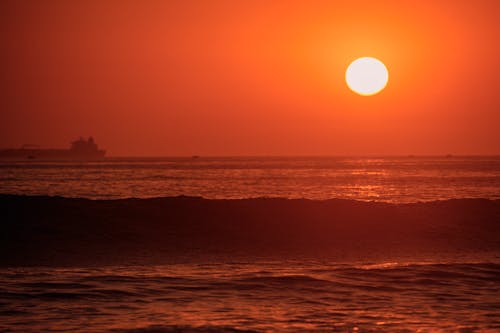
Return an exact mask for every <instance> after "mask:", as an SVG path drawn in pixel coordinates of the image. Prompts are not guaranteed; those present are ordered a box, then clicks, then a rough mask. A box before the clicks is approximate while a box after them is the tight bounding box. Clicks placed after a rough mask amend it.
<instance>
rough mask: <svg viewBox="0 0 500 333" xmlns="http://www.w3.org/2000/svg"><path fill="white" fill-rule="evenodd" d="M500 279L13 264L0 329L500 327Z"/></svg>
mask: <svg viewBox="0 0 500 333" xmlns="http://www.w3.org/2000/svg"><path fill="white" fill-rule="evenodd" d="M497 259H498V258H497ZM499 281H500V264H499V263H494V262H488V263H486V262H483V263H481V262H477V263H446V262H441V263H438V262H434V263H433V262H427V263H426V262H419V263H378V264H374V263H372V264H370V263H365V264H361V263H360V264H334V263H330V262H327V261H314V260H309V261H304V260H300V261H294V260H291V261H285V260H284V261H272V262H226V263H221V262H219V263H198V264H175V265H168V266H147V267H142V266H121V267H120V266H113V267H98V268H10V269H2V270H0V299H1V303H0V331H2V332H61V331H63V332H157V333H161V332H235V331H236V330H243V331H246V330H249V331H250V330H251V331H257V332H499V331H500V290H499V289H500V282H499Z"/></svg>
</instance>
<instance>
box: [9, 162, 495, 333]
mask: <svg viewBox="0 0 500 333" xmlns="http://www.w3.org/2000/svg"><path fill="white" fill-rule="evenodd" d="M0 193H8V194H24V195H51V196H56V195H57V196H64V197H84V198H91V199H114V198H127V197H139V198H149V197H158V196H178V195H187V196H202V197H206V198H249V197H286V198H309V199H330V198H345V199H356V200H364V201H366V200H369V201H371V200H375V201H387V202H393V203H408V202H416V201H432V200H441V199H450V198H488V199H500V157H449V158H445V157H425V158H424V157H386V158H373V157H372V158H341V157H316V158H281V157H279V158H278V157H266V158H243V157H233V158H204V157H202V158H197V159H193V158H133V159H131V158H110V159H106V160H103V161H96V162H50V161H47V162H41V161H23V162H15V163H6V162H0ZM50 200H52V199H48V200H47V201H46V202H48V203H50ZM77 209H78V207H77ZM425 209H427V210H425V212H427V213H429V212H432V209H433V208H432V207H430V208H425ZM473 214H474V215H473V216H475V214H479V212H477V213H473ZM432 216H435V215H432ZM438 216H439V215H438ZM33 218H34V219H35V220H36V218H38V216H34V217H33ZM89 218H90V217H89ZM478 218H483V220H484V219H491V218H492V217H491V216H483V217H478ZM493 218H495V217H493ZM366 219H370V216H366ZM63 221H64V220H63ZM65 222H66V223H68V225H70V224H71V221H70V220H68V221H65ZM168 222H169V221H165V223H168ZM483 222H484V221H483ZM283 223H286V221H283ZM388 223H391V222H390V221H389V222H388ZM393 223H404V221H393ZM488 225H490V224H488ZM455 227H456V226H452V229H453V230H455V231H456V230H458V231H456V232H457V233H456V234H459V233H460V230H459V229H456V228H455ZM69 229H70V228H69ZM40 230H42V229H40ZM455 231H454V232H455ZM26 232H28V233H29V230H27V231H26ZM37 232H44V231H43V230H42V231H37ZM70 232H74V233H78V232H84V233H90V232H92V231H91V230H84V231H81V230H75V231H70ZM429 232H432V230H429ZM456 234H454V235H456ZM439 235H440V234H439ZM439 235H438V236H437V237H439V238H438V239H437V241H438V243H441V244H442V245H443V246H442V248H443V249H446V248H447V247H446V244H447V242H448V241H449V239H448V238H447V235H446V234H444V235H442V236H439ZM5 236H6V237H8V235H5ZM103 237H108V238H109V239H108V238H105V239H108V240H107V241H106V242H111V243H112V238H111V237H112V235H103ZM131 237H132V236H131ZM465 238H467V237H465ZM133 239H134V238H133V237H132V238H130V241H131V242H133V241H134V240H133ZM57 241H61V242H63V244H64V239H63V240H57ZM311 242H314V240H311ZM356 242H357V241H356V238H354V239H353V240H352V243H353V248H355V249H356V251H357V252H352V253H342V251H337V250H335V247H334V251H333V253H334V255H333V256H328V255H326V254H325V253H323V254H322V253H319V254H318V255H317V256H316V257H305V256H304V257H298V256H293V255H291V254H290V255H283V256H282V255H280V254H278V253H272V251H270V252H269V253H268V255H267V256H266V255H264V256H262V257H259V258H255V257H252V256H251V255H245V253H243V255H241V254H240V255H239V256H238V257H236V256H235V255H234V253H232V252H230V251H226V252H225V253H219V254H217V255H214V256H209V255H207V256H203V257H201V256H200V257H194V258H193V257H190V258H189V260H183V259H182V257H179V258H178V259H177V260H175V258H168V259H169V260H170V261H172V264H168V265H167V264H166V265H148V264H146V263H147V262H148V260H146V259H147V258H145V260H144V262H143V263H141V262H140V260H139V261H137V260H135V261H130V262H127V258H124V260H123V264H120V265H95V266H89V265H82V264H80V263H78V262H74V264H73V265H71V266H70V267H68V266H66V267H61V266H59V265H58V264H57V261H55V262H54V264H53V265H51V266H32V267H15V266H12V267H3V268H0V332H23V333H31V332H33V333H35V332H37V333H38V332H77V333H84V332H115V333H120V332H121V333H125V332H128V333H153V332H154V333H167V332H170V333H173V332H210V333H215V332H232V333H236V332H240V331H248V332H250V331H251V332H287V333H291V332H349V333H363V332H367V333H425V332H429V333H472V332H476V333H495V332H500V249H499V248H498V246H496V247H493V249H491V248H490V249H489V250H488V251H486V252H484V253H483V252H479V251H476V250H470V249H468V248H466V247H464V248H460V246H459V247H458V249H457V247H450V250H449V251H448V252H446V251H445V250H442V251H441V250H439V251H434V250H432V249H429V248H418V246H417V247H416V248H414V249H413V250H412V251H410V252H408V251H407V252H405V253H403V252H402V249H403V248H404V245H405V244H401V251H399V250H398V246H399V245H396V246H393V247H391V248H388V247H387V248H384V249H383V250H382V251H381V253H364V252H363V247H362V246H361V245H359V246H358V245H357V244H356ZM479 243H480V241H479ZM479 245H481V244H479ZM54 246H57V244H54ZM73 250H74V251H75V252H81V251H83V252H84V253H86V252H87V251H90V250H88V249H87V248H85V249H80V248H78V249H73ZM335 251H337V252H335ZM433 251H434V252H433ZM358 252H359V253H360V254H358ZM100 255H102V253H99V252H98V251H97V252H89V253H88V256H89V257H96V258H99V256H100ZM144 255H149V254H147V252H145V254H144ZM150 255H157V254H150ZM171 255H172V256H175V254H171ZM182 255H186V257H189V253H186V254H184V253H183V254H182ZM207 258H211V259H207ZM353 258H354V259H353ZM169 260H166V261H167V262H168V261H169Z"/></svg>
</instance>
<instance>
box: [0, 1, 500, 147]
mask: <svg viewBox="0 0 500 333" xmlns="http://www.w3.org/2000/svg"><path fill="white" fill-rule="evenodd" d="M0 12H1V14H0V15H1V20H0V26H1V35H0V43H1V50H2V52H1V56H0V57H1V64H2V65H1V70H2V71H1V93H0V94H1V108H0V112H1V113H0V146H1V147H17V146H20V145H22V144H24V143H37V144H40V145H42V146H45V147H66V146H68V144H69V141H71V140H73V139H75V138H76V137H78V136H80V135H84V136H88V135H93V136H94V137H95V138H96V140H97V142H98V143H99V144H100V146H101V147H102V148H105V149H107V150H108V153H109V155H122V156H123V155H192V154H198V155H335V154H341V155H346V154H347V155H360V154H405V155H406V154H447V153H452V154H500V97H499V87H500V65H499V59H500V43H499V41H500V20H499V19H498V18H499V17H500V1H496V0H491V1H485V0H475V1H465V0H463V1H460V0H453V1H452V0H449V1H436V0H428V1H404V0H403V1H402V0H393V1H372V0H371V1H364V0H360V1H331V0H330V1H245V0H242V1H234V0H228V1H205V0H199V1H189V0H182V1H173V0H169V1H126V0H119V1H106V0H98V1H91V0H83V1H77V0H72V1H67V0H61V1H43V0H34V1H23V0H14V1H5V0H3V1H1V2H0ZM362 56H373V57H377V58H379V59H380V60H382V61H383V62H384V63H385V64H386V66H387V67H388V69H389V83H388V86H387V88H386V89H385V90H384V91H382V92H381V93H380V94H378V95H375V96H371V97H363V96H359V95H356V94H354V93H353V92H352V91H350V90H349V89H348V88H347V86H346V84H345V81H344V73H345V69H346V67H347V66H348V64H349V63H350V62H351V61H352V60H354V59H356V58H358V57H362Z"/></svg>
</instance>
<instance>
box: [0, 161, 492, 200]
mask: <svg viewBox="0 0 500 333" xmlns="http://www.w3.org/2000/svg"><path fill="white" fill-rule="evenodd" d="M0 193H4V194H5V193H8V194H25V195H52V196H55V195H57V196H64V197H80V198H90V199H117V198H130V197H134V198H152V197H165V196H178V195H186V196H201V197H204V198H209V199H239V198H255V197H281V198H306V199H318V200H323V199H331V198H343V199H354V200H368V201H370V200H375V201H387V202H398V203H399V202H416V201H432V200H443V199H451V198H489V199H499V198H500V156H499V157H381V158H375V157H369V158H353V157H259V158H256V157H227V158H220V157H218V158H211V157H201V158H108V159H105V160H102V161H97V162H51V161H46V162H38V161H32V160H30V161H21V162H17V163H12V162H10V163H9V162H0Z"/></svg>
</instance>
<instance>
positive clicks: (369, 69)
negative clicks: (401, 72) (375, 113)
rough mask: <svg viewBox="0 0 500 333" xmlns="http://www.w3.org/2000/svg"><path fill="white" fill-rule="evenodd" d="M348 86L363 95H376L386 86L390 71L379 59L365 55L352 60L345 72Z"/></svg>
mask: <svg viewBox="0 0 500 333" xmlns="http://www.w3.org/2000/svg"><path fill="white" fill-rule="evenodd" d="M345 80H346V82H347V86H348V87H349V88H350V89H351V90H352V91H354V92H355V93H358V94H360V95H363V96H370V95H375V94H376V93H378V92H380V91H381V90H382V89H384V88H385V86H386V85H387V81H388V80H389V72H388V71H387V68H386V67H385V65H384V64H383V63H382V62H381V61H380V60H378V59H375V58H371V57H363V58H359V59H356V60H354V61H353V62H351V64H350V65H349V67H347V70H346V72H345Z"/></svg>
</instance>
